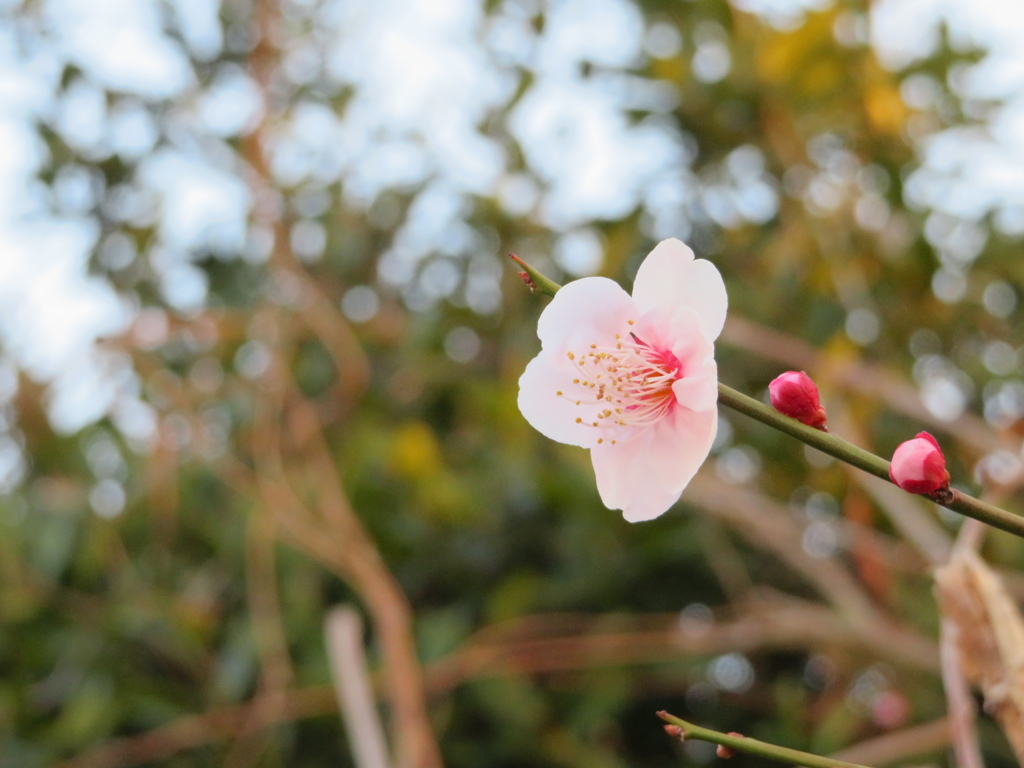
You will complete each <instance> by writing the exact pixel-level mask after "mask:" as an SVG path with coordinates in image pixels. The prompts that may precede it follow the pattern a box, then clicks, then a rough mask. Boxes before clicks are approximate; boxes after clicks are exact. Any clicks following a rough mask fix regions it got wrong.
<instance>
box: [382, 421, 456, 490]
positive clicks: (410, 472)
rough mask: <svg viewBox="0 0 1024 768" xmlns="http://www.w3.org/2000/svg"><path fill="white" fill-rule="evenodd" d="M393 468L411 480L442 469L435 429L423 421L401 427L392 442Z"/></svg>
mask: <svg viewBox="0 0 1024 768" xmlns="http://www.w3.org/2000/svg"><path fill="white" fill-rule="evenodd" d="M390 459H391V461H390V464H391V468H392V469H393V470H394V471H395V473H396V474H398V475H401V476H402V477H405V478H407V479H410V480H416V479H421V478H425V477H429V476H430V475H432V474H433V473H435V472H437V471H438V470H440V469H441V466H442V464H443V462H442V460H441V448H440V446H439V445H438V444H437V438H436V437H435V436H434V432H433V430H431V429H430V427H428V426H427V425H426V424H424V423H423V422H422V421H412V422H409V423H408V424H405V425H403V426H401V427H399V429H398V431H397V432H396V433H395V438H394V442H393V443H392V444H391V457H390Z"/></svg>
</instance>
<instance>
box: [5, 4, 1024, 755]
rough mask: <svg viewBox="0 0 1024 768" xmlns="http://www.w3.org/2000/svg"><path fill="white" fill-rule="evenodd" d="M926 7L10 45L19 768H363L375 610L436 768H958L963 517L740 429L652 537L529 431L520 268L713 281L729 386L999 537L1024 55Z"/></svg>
mask: <svg viewBox="0 0 1024 768" xmlns="http://www.w3.org/2000/svg"><path fill="white" fill-rule="evenodd" d="M934 5H935V6H936V7H937V6H938V5H939V4H938V3H936V4H934ZM912 6H913V4H910V3H902V2H899V1H898V0H889V1H886V2H878V3H874V4H870V3H868V2H866V1H864V2H861V1H859V0H843V1H840V0H836V2H825V1H822V2H815V1H813V0H787V1H785V2H783V0H779V1H778V2H769V1H768V0H735V1H734V2H731V3H729V2H725V0H689V1H686V0H636V1H632V2H631V1H630V0H588V1H587V2H584V1H583V0H575V1H574V0H561V1H560V2H555V3H550V4H546V3H539V2H531V1H530V0H518V1H517V0H495V1H493V2H492V1H488V2H473V0H457V1H456V0H453V1H452V2H444V3H430V2H413V1H412V0H406V1H404V2H403V1H400V0H391V1H390V2H380V3H375V4H372V5H371V4H364V3H358V2H344V1H343V0H289V1H283V2H274V1H273V0H223V2H220V3H218V2H215V0H145V1H144V2H143V1H142V0H104V1H103V2H99V3H95V2H93V3H90V2H85V1H84V0H83V1H82V2H78V1H76V0H23V2H18V0H7V1H6V2H3V3H0V13H2V16H0V39H2V41H3V44H2V45H0V59H2V60H0V67H2V69H0V71H2V77H0V83H2V86H0V94H2V96H0V99H2V100H3V103H4V107H5V109H4V116H3V118H2V119H0V135H2V136H3V137H4V141H3V143H4V144H5V145H6V155H5V156H4V157H3V159H2V162H0V171H2V178H3V183H2V190H0V200H2V202H3V204H2V205H0V208H2V209H3V211H4V212H3V214H2V216H0V219H2V221H0V225H2V226H0V229H2V232H3V242H2V243H0V282H2V283H3V285H0V345H2V346H0V402H2V403H3V410H2V413H0V427H2V430H3V431H2V434H0V493H2V495H0V525H2V533H3V535H2V536H0V548H2V553H0V579H2V583H0V595H2V598H0V725H2V727H0V763H2V765H4V766H12V767H14V766H18V767H21V766H24V767H25V768H32V767H34V766H44V765H54V764H59V765H62V766H65V767H66V768H71V767H72V766H74V767H75V768H83V767H84V766H117V765H154V766H155V765H161V766H214V765H216V766H221V765H224V766H232V767H233V768H238V767H241V766H300V765H301V766H311V767H314V766H328V765H330V766H338V765H348V764H351V761H352V757H351V755H350V749H349V744H348V741H347V737H346V734H345V731H344V728H343V725H342V722H341V720H340V719H339V716H338V712H337V704H336V702H335V694H334V691H333V688H332V684H331V673H330V667H329V663H328V655H327V652H326V651H325V643H324V636H323V629H322V627H323V622H324V618H325V615H326V614H327V612H328V611H329V610H330V609H331V608H332V606H335V605H337V604H340V603H355V604H356V605H358V606H360V608H361V610H363V611H364V612H365V614H366V616H367V618H368V626H369V631H368V633H367V638H366V639H367V643H368V648H369V650H370V655H371V666H372V667H373V669H374V670H375V677H374V680H375V683H376V685H377V687H378V691H379V693H380V696H381V699H382V701H383V702H385V704H386V705H387V706H386V708H385V709H386V714H387V720H388V723H389V730H388V735H389V737H390V739H391V741H392V747H393V749H394V752H395V755H396V760H397V761H398V763H399V764H401V765H422V766H427V765H436V764H438V760H437V759H436V756H435V753H434V751H433V750H434V746H433V744H432V741H431V740H432V738H433V737H431V736H430V731H427V730H424V726H425V725H426V724H427V720H429V727H430V730H432V732H433V734H435V735H436V739H437V742H438V743H439V744H440V753H441V755H442V758H443V760H444V763H445V764H446V765H448V766H452V767H457V766H479V765H488V766H526V765H529V766H561V765H589V766H608V767H609V768H610V767H611V766H668V765H675V764H678V763H679V762H680V761H681V760H685V761H687V762H693V763H697V764H703V763H708V762H710V761H712V760H714V759H715V758H714V753H713V748H709V747H708V746H707V745H705V744H702V743H699V742H697V743H688V744H686V745H678V744H673V743H670V742H669V740H667V739H666V738H665V737H664V734H663V733H662V732H661V730H660V724H659V722H658V721H657V719H656V718H655V717H654V716H653V712H654V711H655V710H658V709H663V708H667V709H670V710H672V711H673V712H675V713H676V714H679V715H681V716H686V717H689V718H691V719H694V720H697V721H699V722H701V723H702V724H705V725H708V726H712V727H716V728H721V729H723V730H727V731H729V730H736V731H740V732H742V733H745V734H748V735H752V736H757V737H759V738H762V739H765V740H770V741H778V742H781V743H785V744H787V745H789V746H793V747H798V748H804V749H809V750H812V751H817V752H820V753H832V752H836V751H838V750H840V749H843V748H848V747H852V746H853V745H860V747H859V748H860V749H861V752H856V751H852V752H849V753H847V754H848V755H849V756H850V757H851V759H863V760H865V761H874V762H877V763H878V764H883V763H885V764H890V763H899V762H912V763H914V764H926V763H933V764H944V763H946V762H947V761H948V759H949V758H948V757H947V753H948V745H949V741H950V728H949V726H948V724H947V723H946V720H945V713H946V710H947V702H946V701H945V699H944V696H943V686H942V680H941V676H940V670H939V652H938V648H939V644H938V633H937V628H938V625H939V619H940V616H939V613H938V609H937V608H936V605H935V601H934V599H933V597H932V580H931V575H930V574H931V567H932V566H934V565H936V564H938V563H941V562H943V561H944V560H945V558H946V557H947V556H948V553H949V549H950V546H951V542H952V539H953V535H954V534H955V529H956V528H957V526H958V525H959V521H958V520H956V519H951V518H950V517H947V516H945V515H944V514H939V513H938V512H936V509H935V508H934V506H933V505H927V504H925V503H923V502H921V503H919V500H917V499H912V498H910V497H908V496H905V495H903V494H901V493H900V492H898V491H895V489H892V488H891V487H887V486H886V485H885V484H884V483H880V482H876V481H874V480H872V479H871V478H868V477H865V476H861V475H859V474H857V473H854V472H848V471H845V469H844V468H843V467H842V466H841V465H839V464H836V463H834V462H831V461H828V460H825V459H824V458H823V457H822V456H821V455H819V454H815V453H813V452H810V451H805V450H803V449H802V447H801V446H799V445H798V444H796V443H794V442H793V441H791V440H789V439H788V438H785V437H784V436H782V435H779V434H775V433H772V432H770V431H769V430H767V429H765V428H762V427H760V426H759V425H756V424H753V423H749V422H748V421H746V420H744V419H742V418H740V417H738V416H734V415H733V414H729V413H723V414H722V420H721V427H720V435H719V438H718V440H717V442H716V445H715V448H714V450H713V454H712V457H711V458H710V459H709V461H708V462H707V464H706V466H705V467H704V469H703V470H702V472H701V473H700V475H699V477H698V478H697V480H696V481H695V482H694V484H693V485H692V486H691V488H689V489H688V490H687V491H686V493H685V494H684V496H683V498H682V500H681V502H680V503H679V504H678V505H677V507H676V508H674V509H673V510H672V511H671V512H670V513H669V514H667V515H666V516H664V517H663V518H661V519H659V520H658V521H656V522H652V523H647V524H640V525H629V524H627V523H625V522H623V521H622V520H621V519H620V518H619V517H618V514H617V513H614V512H609V511H607V510H605V509H604V508H603V507H602V505H601V504H600V501H599V499H598V496H597V493H596V491H595V488H594V484H593V481H592V476H591V470H590V467H589V461H588V458H587V456H586V454H585V452H583V451H581V450H578V449H574V448H569V447H566V446H561V445H556V444H553V443H551V442H549V441H547V440H545V439H544V438H542V437H541V436H540V435H538V434H535V433H534V432H533V431H532V430H531V429H530V427H529V426H528V425H527V424H526V423H525V422H524V421H523V419H522V418H521V417H520V416H519V414H518V411H517V410H516V407H515V396H516V389H517V386H516V382H517V378H518V376H519V374H520V372H521V371H522V370H523V368H524V366H525V364H526V362H527V361H528V360H529V359H530V357H532V355H533V354H534V353H535V352H536V349H537V346H538V342H537V340H536V337H535V320H536V317H537V315H538V314H539V312H540V311H541V309H542V307H543V301H544V300H542V299H540V298H538V297H534V296H531V295H530V294H529V292H528V291H527V290H526V289H525V288H524V286H523V285H522V284H521V283H520V282H519V280H518V278H517V277H516V275H515V272H514V270H512V269H511V268H510V267H509V265H508V264H507V263H506V262H505V255H506V254H507V253H508V252H516V253H518V254H520V255H521V256H523V257H524V258H526V259H528V260H530V261H531V262H533V263H534V264H535V265H536V266H538V267H540V268H541V269H542V270H543V271H545V272H546V273H547V274H549V275H551V276H552V277H553V278H555V279H557V280H560V281H565V280H570V279H574V278H577V277H580V276H584V275H590V274H602V275H606V276H609V277H612V278H614V279H616V280H619V281H621V282H622V283H623V284H624V285H626V286H627V287H628V285H629V283H630V281H631V279H632V276H633V274H634V273H635V270H636V268H637V266H638V264H639V261H640V260H641V259H642V257H643V256H644V255H645V254H646V253H647V252H648V251H649V250H650V248H651V247H652V245H653V244H654V243H655V242H657V241H658V240H660V239H662V238H665V237H679V238H681V239H683V240H685V241H686V242H688V243H689V244H690V245H692V246H693V247H694V249H695V250H696V252H697V254H698V256H701V257H704V258H709V259H711V260H713V261H714V262H715V264H716V265H717V266H718V268H719V269H720V270H721V272H722V273H723V275H724V277H725V280H726V283H727V286H728V289H729V294H730V303H731V307H732V310H731V315H730V321H729V324H728V325H727V328H726V331H725V334H724V335H723V338H722V340H721V341H720V344H719V370H720V375H721V377H722V379H723V380H724V381H726V382H727V383H729V384H730V385H732V386H735V387H737V388H739V389H741V390H743V391H746V392H748V393H750V394H752V395H755V396H760V395H761V394H763V392H764V389H765V387H766V384H767V382H768V381H769V380H770V379H771V378H773V377H774V376H775V375H777V374H778V373H779V372H781V371H782V370H785V369H788V368H796V369H803V370H806V371H808V373H810V374H811V375H812V376H814V377H815V379H816V380H817V381H818V384H819V386H820V387H821V389H822V391H823V393H824V396H825V400H826V405H827V407H828V409H829V415H830V421H831V424H832V427H833V430H834V431H838V432H840V433H841V434H843V435H844V436H846V437H848V438H849V439H851V440H853V441H855V442H858V443H859V444H861V445H863V446H865V447H869V448H873V449H875V450H877V451H878V452H880V453H881V454H883V455H888V454H889V453H890V452H891V450H892V449H893V447H894V446H895V445H896V444H897V443H898V442H900V441H901V440H903V439H906V438H907V437H909V436H911V435H912V434H913V433H915V432H917V431H918V430H919V429H922V428H928V429H930V430H933V431H934V432H935V433H936V434H937V435H938V436H939V437H940V439H941V440H942V441H943V444H944V446H945V447H946V452H947V455H948V456H949V457H950V461H951V469H952V470H953V475H954V478H955V480H957V481H958V482H960V483H961V484H962V485H963V487H966V488H968V489H970V490H972V491H974V492H979V491H984V492H987V493H989V494H995V495H996V496H1001V497H1009V496H1011V495H1012V494H1013V493H1015V492H1016V489H1017V487H1018V485H1019V483H1020V481H1021V477H1022V473H1021V450H1020V438H1021V430H1020V417H1021V414H1022V413H1024V379H1022V368H1021V364H1022V360H1021V349H1020V348H1019V345H1020V343H1021V341H1020V338H1019V331H1018V328H1019V320H1020V310H1019V308H1018V294H1019V286H1020V284H1021V280H1022V278H1024V262H1022V261H1021V259H1020V258H1019V254H1018V252H1017V248H1018V243H1019V240H1020V238H1021V235H1022V234H1024V183H1022V182H1021V181H1020V179H1022V178H1024V175H1022V174H1021V173H1020V168H1019V157H1020V154H1021V147H1022V146H1024V144H1022V143H1021V134H1020V131H1019V125H1020V123H1019V119H1018V118H1017V115H1018V114H1019V112H1020V110H1019V105H1018V104H1017V102H1016V101H1015V100H1014V98H1013V95H1014V87H1015V84H1016V80H1015V78H1016V79H1017V80H1019V77H1020V75H1019V72H1020V71H1021V70H1020V67H1019V61H1020V59H1019V55H1018V57H1017V58H1016V59H1013V56H1014V55H1017V51H1016V47H1015V46H1013V45H1012V44H1011V45H1010V46H1007V45H1006V40H1007V37H1009V38H1013V39H1015V40H1019V35H1017V37H1015V38H1014V37H1013V35H1014V34H1016V33H1014V32H1013V30H1015V29H1016V30H1018V32H1019V31H1020V28H1021V27H1024V20H1021V19H1016V17H1012V18H1011V16H1012V14H1009V12H1008V11H1006V9H1003V8H1000V9H999V11H998V14H1003V15H1001V16H1000V15H996V14H994V13H988V12H986V9H985V7H984V5H983V4H978V5H977V6H976V7H974V6H972V7H973V8H974V11H973V12H972V13H973V15H970V16H969V17H967V16H958V15H957V14H958V13H966V11H962V10H957V9H952V10H950V9H946V10H945V11H943V13H944V14H945V15H943V13H939V11H938V10H935V9H932V8H930V7H925V6H927V4H924V5H922V4H918V5H917V6H914V7H912ZM915 7H916V10H915ZM915 13H916V14H918V15H916V16H915V15H914V14H915ZM1014 24H1018V26H1014ZM1014 61H1016V62H1017V64H1018V68H1017V69H1016V70H1014V68H1013V66H1014V65H1013V62H1014ZM1008 503H1009V506H1010V507H1011V508H1013V507H1014V502H1013V501H1010V502H1008ZM984 554H985V556H986V559H988V560H989V562H992V563H994V564H995V565H997V566H998V567H1000V568H1002V569H1004V571H1005V573H1006V574H1007V580H1008V582H1007V583H1008V584H1009V586H1010V588H1011V590H1012V589H1016V590H1018V591H1019V590H1021V589H1024V582H1022V581H1021V579H1020V576H1019V570H1020V567H1021V564H1022V563H1021V561H1022V557H1024V549H1022V547H1021V544H1020V542H1018V541H1016V540H1013V539H1012V538H1011V537H1009V536H1006V535H1004V534H1000V533H994V534H991V535H990V536H989V537H988V538H987V539H986V540H985V542H984ZM415 659H418V660H419V661H420V662H421V663H422V669H419V668H418V667H417V666H416V665H415V664H414V663H413V662H414V660H415ZM421 677H422V680H421V679H420V678H421ZM424 710H426V711H424ZM979 728H980V743H981V747H982V750H983V753H984V756H985V759H986V761H987V762H988V764H990V765H993V766H998V765H1002V764H1012V762H1013V756H1012V752H1011V751H1010V749H1009V747H1008V746H1007V743H1006V741H1005V739H1004V738H1003V736H1002V735H1001V734H1000V732H999V730H998V729H997V728H996V727H995V726H994V725H993V724H992V723H991V722H989V721H988V720H986V719H984V718H983V719H982V720H981V722H980V723H979ZM894 732H897V733H899V734H901V735H902V736H903V737H904V738H903V740H902V741H900V742H879V741H877V740H876V739H877V738H878V737H881V736H883V735H885V734H888V733H894ZM887 744H888V745H889V746H886V745H887ZM892 744H895V745H896V746H892ZM880 745H881V746H880ZM870 749H875V750H876V751H875V752H871V751H864V750H870ZM886 749H888V752H886V751H885V750H886ZM878 750H882V751H881V752H879V751H878ZM680 752H682V753H685V754H680ZM734 759H735V761H736V762H737V763H738V764H740V765H739V766H738V768H742V765H746V764H747V762H748V758H744V757H743V756H738V757H736V758H734ZM60 761H64V762H60Z"/></svg>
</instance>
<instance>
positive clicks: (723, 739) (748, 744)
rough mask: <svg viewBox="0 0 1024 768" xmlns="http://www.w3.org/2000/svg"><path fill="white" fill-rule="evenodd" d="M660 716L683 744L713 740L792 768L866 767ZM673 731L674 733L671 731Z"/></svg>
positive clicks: (671, 716)
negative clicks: (795, 766) (684, 742)
mask: <svg viewBox="0 0 1024 768" xmlns="http://www.w3.org/2000/svg"><path fill="white" fill-rule="evenodd" d="M658 717H660V718H661V719H662V720H664V721H665V722H666V723H670V725H668V726H666V727H665V730H666V731H668V732H669V733H670V734H671V735H673V736H675V737H676V738H678V739H679V740H680V741H684V740H686V739H697V740H698V741H710V742H711V743H712V744H720V745H722V746H723V747H727V748H728V749H731V750H736V751H737V752H749V753H750V754H752V755H757V756H758V757H766V758H768V759H769V760H778V761H779V762H782V763H789V764H791V765H803V766H806V768H865V767H864V766H863V765H858V764H857V763H844V762H843V761H842V760H833V759H832V758H828V757H821V756H820V755H812V754H811V753H810V752H801V751H800V750H798V749H789V748H787V747H779V746H776V745H775V744H769V743H767V742H764V741H758V740H757V739H750V738H747V737H746V736H740V735H739V734H737V733H722V732H721V731H712V730H711V729H710V728H701V727H700V726H699V725H693V723H688V722H686V721H685V720H680V719H679V718H678V717H675V716H673V715H670V714H669V713H668V712H659V713H658ZM669 728H672V729H673V730H671V731H670V730H669Z"/></svg>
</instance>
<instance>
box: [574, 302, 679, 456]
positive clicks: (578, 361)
mask: <svg viewBox="0 0 1024 768" xmlns="http://www.w3.org/2000/svg"><path fill="white" fill-rule="evenodd" d="M630 324H631V325H632V321H630ZM629 337H630V338H629V339H628V340H627V339H624V338H623V337H621V336H620V335H619V334H615V343H614V344H612V345H607V346H602V345H600V344H591V345H590V347H589V348H588V349H585V350H582V351H580V352H573V351H570V352H567V353H566V354H567V356H568V358H569V360H571V361H572V363H573V366H574V367H575V369H576V372H577V374H578V378H577V377H574V378H573V380H572V384H573V387H572V389H571V390H569V391H566V392H563V391H561V390H560V391H559V392H558V393H557V394H558V396H559V397H562V398H565V399H566V400H570V401H572V402H574V403H575V404H576V405H578V406H581V407H583V406H588V407H587V409H586V413H587V414H588V415H587V416H586V417H585V416H582V415H581V416H577V417H576V423H577V424H586V425H587V426H591V427H599V428H610V429H613V430H614V431H615V432H621V431H623V430H624V429H628V428H630V427H645V426H648V425H650V424H654V423H655V422H657V421H659V420H660V419H662V418H664V417H665V416H666V415H667V414H668V412H669V411H670V410H671V409H672V404H673V403H674V402H675V396H674V394H673V392H672V384H673V383H674V382H675V381H676V380H677V379H678V378H680V376H681V374H682V371H681V369H682V365H681V364H680V362H679V360H678V359H677V358H676V356H675V355H673V354H672V353H671V352H669V351H667V350H659V349H656V348H654V347H652V346H651V345H650V344H648V343H647V342H645V341H643V340H642V339H640V338H639V337H638V336H636V334H634V333H632V332H631V333H630V334H629ZM595 405H597V406H603V407H602V408H599V409H597V410H596V412H595V411H594V409H593V408H592V406H595ZM597 442H598V443H602V442H604V438H600V439H598V441H597ZM615 442H616V441H615V440H612V441H611V443H612V444H613V445H614V444H615Z"/></svg>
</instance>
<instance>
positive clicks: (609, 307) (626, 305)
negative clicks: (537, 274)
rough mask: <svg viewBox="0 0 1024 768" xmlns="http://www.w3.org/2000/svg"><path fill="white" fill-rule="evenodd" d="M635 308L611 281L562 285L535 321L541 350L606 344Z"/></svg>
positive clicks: (588, 280) (601, 279)
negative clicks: (542, 348)
mask: <svg viewBox="0 0 1024 768" xmlns="http://www.w3.org/2000/svg"><path fill="white" fill-rule="evenodd" d="M636 315H637V311H636V305H635V304H634V303H633V299H631V298H630V296H629V294H628V293H626V292H625V291H624V290H622V287H621V286H620V285H619V284H618V283H616V282H615V281H614V280H609V279H608V278H606V277H584V278H583V279H582V280H574V281H572V282H571V283H568V284H567V285H564V286H562V288H561V290H559V291H558V293H556V294H555V297H554V298H553V299H552V300H551V303H550V304H548V305H547V307H545V308H544V311H543V312H541V315H540V319H539V320H538V321H537V336H538V337H540V341H541V345H542V346H543V347H544V349H553V350H557V351H562V352H564V351H566V350H568V349H572V348H574V347H578V346H580V345H586V346H589V345H590V344H607V343H611V342H612V341H613V340H614V339H615V334H616V333H621V332H622V330H623V327H624V326H627V320H629V319H632V318H634V317H636Z"/></svg>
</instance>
